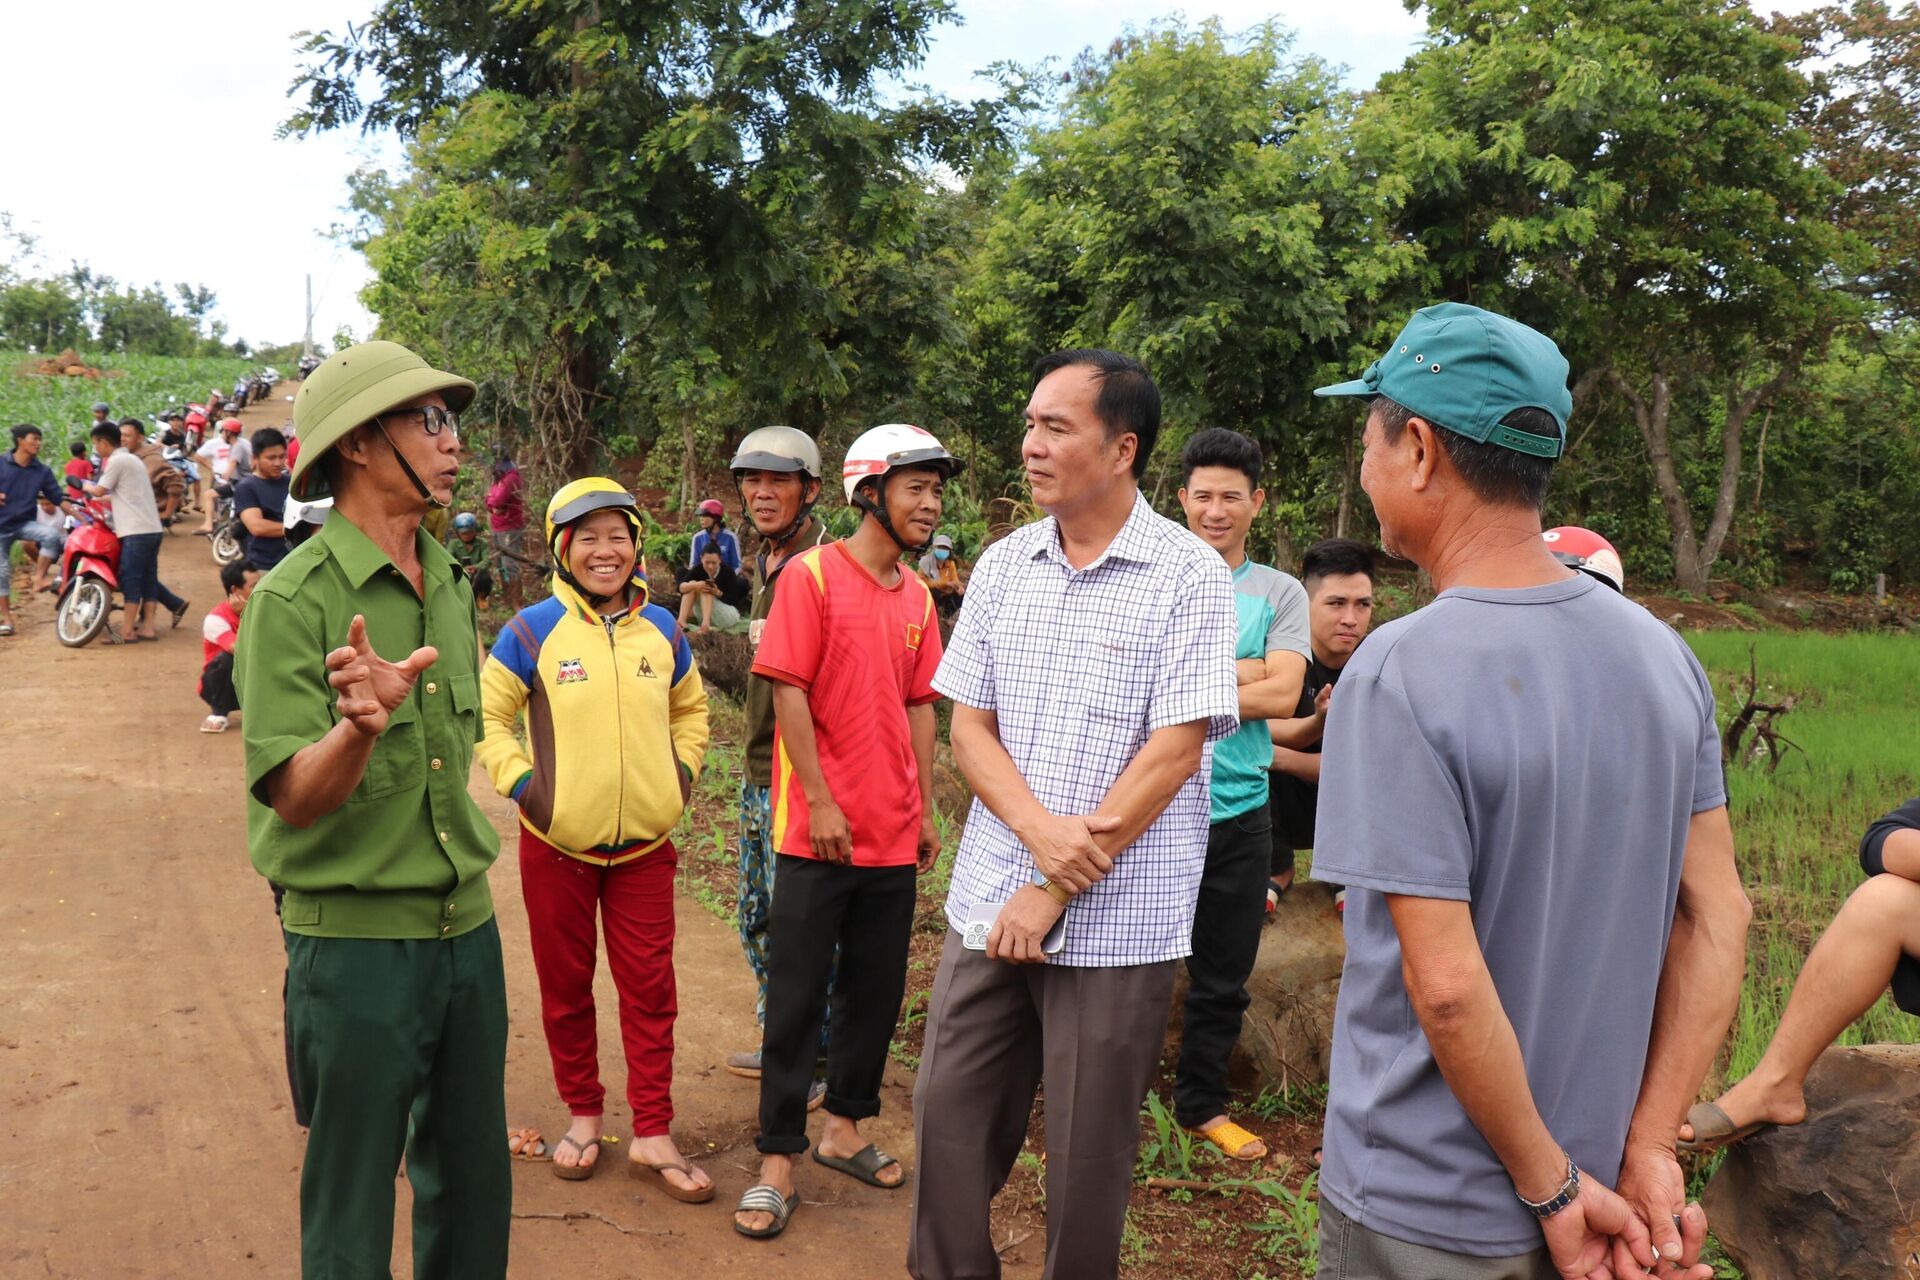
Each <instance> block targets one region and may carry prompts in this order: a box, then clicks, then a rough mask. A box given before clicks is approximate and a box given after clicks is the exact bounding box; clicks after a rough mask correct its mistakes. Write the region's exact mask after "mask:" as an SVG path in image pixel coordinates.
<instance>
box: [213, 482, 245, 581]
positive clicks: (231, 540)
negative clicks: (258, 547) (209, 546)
mask: <svg viewBox="0 0 1920 1280" xmlns="http://www.w3.org/2000/svg"><path fill="white" fill-rule="evenodd" d="M211 536H212V539H213V562H214V563H215V564H234V563H237V562H238V561H239V560H240V559H241V558H243V557H244V556H245V555H246V554H247V530H246V526H245V525H243V524H241V523H240V517H239V516H236V515H235V514H234V513H233V494H232V492H231V491H229V492H227V493H224V494H222V493H218V492H216V493H215V494H214V498H213V533H212V535H211Z"/></svg>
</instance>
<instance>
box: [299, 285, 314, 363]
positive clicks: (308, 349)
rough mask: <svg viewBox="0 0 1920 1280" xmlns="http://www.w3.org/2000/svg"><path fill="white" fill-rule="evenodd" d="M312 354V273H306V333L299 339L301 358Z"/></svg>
mask: <svg viewBox="0 0 1920 1280" xmlns="http://www.w3.org/2000/svg"><path fill="white" fill-rule="evenodd" d="M312 354H313V275H312V274H311V273H309V274H308V275H307V333H306V336H305V337H304V338H302V339H300V355H301V356H302V358H304V357H306V356H310V355H312Z"/></svg>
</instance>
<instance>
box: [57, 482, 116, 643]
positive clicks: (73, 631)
mask: <svg viewBox="0 0 1920 1280" xmlns="http://www.w3.org/2000/svg"><path fill="white" fill-rule="evenodd" d="M119 589H120V538H119V535H117V534H116V533H114V531H113V526H112V525H111V524H110V523H109V517H108V515H107V511H106V508H104V507H102V506H101V505H100V504H99V503H98V502H94V501H92V500H89V501H88V502H87V504H86V515H85V516H84V517H83V518H82V520H81V522H80V524H79V525H78V526H77V527H75V529H74V530H73V532H71V533H69V534H68V535H67V547H66V550H65V551H63V552H62V553H61V555H60V596H59V599H58V600H57V601H56V603H55V605H54V614H53V633H54V636H55V637H56V638H57V639H58V640H59V641H60V643H61V644H63V645H65V646H67V648H69V649H78V648H80V647H81V646H82V645H86V644H90V643H92V642H93V640H94V639H95V638H97V637H98V636H99V634H100V633H101V632H102V631H104V630H106V628H107V618H108V616H109V615H110V614H111V613H112V612H113V608H114V605H113V593H114V592H116V591H118V590H119Z"/></svg>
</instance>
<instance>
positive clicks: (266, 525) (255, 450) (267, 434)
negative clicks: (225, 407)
mask: <svg viewBox="0 0 1920 1280" xmlns="http://www.w3.org/2000/svg"><path fill="white" fill-rule="evenodd" d="M251 444H252V448H251V450H250V452H251V453H252V457H253V470H252V473H251V474H249V475H246V476H243V477H242V478H241V479H240V481H239V482H238V483H237V484H235V485H234V486H233V513H234V515H235V516H236V517H238V519H239V521H240V524H241V526H242V527H243V528H245V529H246V531H247V539H246V541H247V563H248V564H250V565H252V566H253V567H254V568H256V569H258V570H260V571H261V572H262V573H264V572H266V571H267V570H268V569H271V568H273V566H275V565H277V564H279V563H280V562H281V561H282V560H283V559H285V558H286V555H287V537H286V535H287V526H286V524H285V519H284V518H285V515H286V510H287V439H286V437H285V436H283V435H281V434H280V433H279V432H278V431H277V430H275V429H274V428H272V427H262V428H260V429H259V430H258V431H256V432H254V433H253V440H252V442H251Z"/></svg>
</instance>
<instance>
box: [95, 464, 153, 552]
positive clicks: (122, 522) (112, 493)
mask: <svg viewBox="0 0 1920 1280" xmlns="http://www.w3.org/2000/svg"><path fill="white" fill-rule="evenodd" d="M100 487H101V488H102V489H105V490H106V491H107V495H108V497H110V498H111V499H112V500H113V531H114V532H115V533H117V534H119V535H120V536H121V537H123V538H124V537H127V536H128V535H130V534H135V533H165V532H166V526H165V525H163V524H161V523H160V508H159V507H158V506H156V505H155V504H154V501H153V481H151V480H149V479H147V464H146V463H144V462H142V461H140V459H138V458H136V457H134V456H133V455H132V454H130V453H128V452H127V451H126V450H125V449H115V450H114V451H113V456H112V457H111V458H108V459H107V465H106V466H104V467H102V468H101V469H100Z"/></svg>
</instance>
